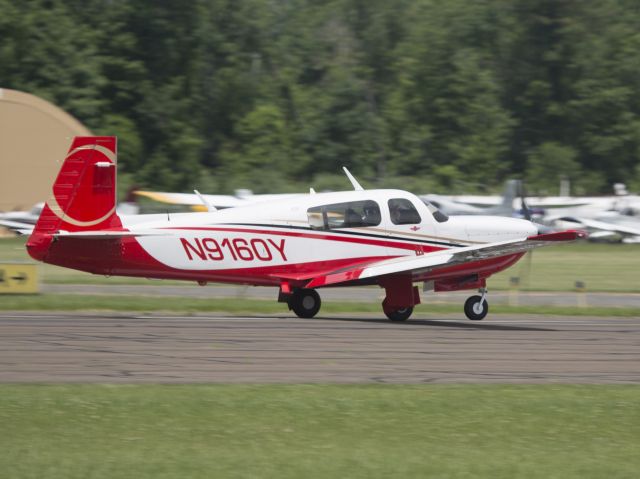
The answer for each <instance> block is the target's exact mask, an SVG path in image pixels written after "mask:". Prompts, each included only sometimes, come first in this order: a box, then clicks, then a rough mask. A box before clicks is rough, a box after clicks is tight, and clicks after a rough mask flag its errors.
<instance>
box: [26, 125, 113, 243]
mask: <svg viewBox="0 0 640 479" xmlns="http://www.w3.org/2000/svg"><path fill="white" fill-rule="evenodd" d="M116 168H117V140H116V137H114V136H88V137H75V138H74V140H73V142H72V143H71V147H70V148H69V151H68V153H67V156H66V157H65V159H64V161H63V163H62V165H61V167H60V171H59V172H58V176H57V177H56V180H55V182H54V184H53V187H52V194H51V196H50V198H49V199H48V201H47V203H46V207H45V209H44V210H43V213H42V215H41V219H42V220H43V222H42V224H41V225H40V221H38V224H39V225H40V226H41V228H40V229H41V230H43V231H54V230H57V229H63V230H66V231H80V230H91V229H102V228H107V227H114V226H118V225H119V221H118V220H117V215H116V213H115V208H116ZM56 223H57V224H56ZM37 226H38V225H37ZM37 226H36V230H38V227H37Z"/></svg>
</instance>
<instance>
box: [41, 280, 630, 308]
mask: <svg viewBox="0 0 640 479" xmlns="http://www.w3.org/2000/svg"><path fill="white" fill-rule="evenodd" d="M155 283H156V284H149V285H140V284H136V285H117V284H116V285H108V284H104V285H102V284H101V285H91V284H43V285H42V292H44V293H53V294H80V295H82V294H98V295H101V294H114V295H127V296H162V297H169V296H175V297H182V298H235V299H238V300H244V299H264V300H272V301H275V299H276V298H277V297H278V288H270V287H251V286H234V285H218V284H216V285H208V286H206V287H200V286H187V285H184V286H169V285H164V284H161V282H155ZM318 293H320V296H321V297H322V300H323V301H359V302H373V303H381V302H382V299H383V298H384V290H382V289H380V288H377V287H375V286H374V287H351V288H321V289H318ZM472 294H475V292H474V291H455V292H451V293H436V294H434V293H423V294H422V299H423V301H424V302H425V303H433V304H459V305H460V308H462V305H463V304H464V301H465V300H466V299H467V298H468V297H469V296H471V295H472ZM489 302H490V304H512V305H514V306H518V305H520V306H569V307H579V308H585V307H588V306H593V307H606V308H609V307H625V308H638V310H639V311H640V294H634V293H575V292H565V291H549V292H531V291H527V292H525V291H520V292H516V291H491V290H489Z"/></svg>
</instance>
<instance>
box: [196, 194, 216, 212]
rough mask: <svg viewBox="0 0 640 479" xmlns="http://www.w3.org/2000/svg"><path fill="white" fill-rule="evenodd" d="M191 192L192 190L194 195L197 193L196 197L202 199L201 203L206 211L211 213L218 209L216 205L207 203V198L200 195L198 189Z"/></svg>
mask: <svg viewBox="0 0 640 479" xmlns="http://www.w3.org/2000/svg"><path fill="white" fill-rule="evenodd" d="M193 192H194V193H195V194H196V195H198V198H200V201H202V204H203V205H204V207H205V208H206V209H207V211H208V212H209V213H213V212H214V211H218V208H216V207H215V206H213V205H212V204H211V203H209V202H208V201H207V199H206V198H205V197H204V196H202V195H201V194H200V192H199V191H198V190H193Z"/></svg>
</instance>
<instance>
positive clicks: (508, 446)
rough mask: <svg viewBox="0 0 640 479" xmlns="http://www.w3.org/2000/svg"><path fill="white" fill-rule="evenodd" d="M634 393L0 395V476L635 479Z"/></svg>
mask: <svg viewBox="0 0 640 479" xmlns="http://www.w3.org/2000/svg"><path fill="white" fill-rule="evenodd" d="M639 400H640V387H638V386H567V385H552V386H503V385H489V386H486V385H483V386H479V385H472V386H443V385H426V386H406V385H398V386H389V385H367V386H359V385H346V386H338V385H275V386H274V385H253V386H252V385H175V386H163V385H135V386H134V385H131V386H113V385H111V386H110V385H0V425H1V427H2V434H0V450H2V454H0V471H2V472H1V475H2V477H7V478H9V477H10V478H12V479H22V478H33V477H46V478H48V479H56V478H64V479H74V478H87V477H91V478H109V479H117V478H132V477H135V478H138V479H145V478H153V479H163V478H176V477H179V478H212V477H214V478H246V477H257V478H279V479H288V478H291V479H294V478H295V479H298V478H311V479H312V478H328V477H348V478H355V479H357V478H367V479H370V478H384V479H388V478H424V477H447V478H492V479H500V478H505V479H512V478H514V477H518V478H531V479H534V478H541V479H542V478H544V479H550V478H562V479H570V478H580V479H585V478H594V479H596V478H597V479H601V478H604V477H615V478H636V477H638V471H639V470H640V454H638V444H639V443H640V408H638V402H639Z"/></svg>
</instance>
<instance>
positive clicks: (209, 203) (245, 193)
mask: <svg viewBox="0 0 640 479" xmlns="http://www.w3.org/2000/svg"><path fill="white" fill-rule="evenodd" d="M133 194H134V195H137V196H141V197H144V198H149V199H151V200H154V201H157V202H159V203H166V204H171V205H181V206H188V207H190V208H191V209H192V210H194V211H208V210H209V209H210V207H214V208H216V209H224V208H236V207H238V206H246V205H250V204H253V203H259V202H263V201H270V200H275V199H283V198H291V197H294V196H296V195H298V194H299V193H293V194H287V193H281V194H272V195H254V194H253V192H252V191H251V190H245V189H241V190H236V191H235V194H233V195H204V194H200V193H199V192H195V193H170V192H165V191H144V190H136V191H134V192H133Z"/></svg>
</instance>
